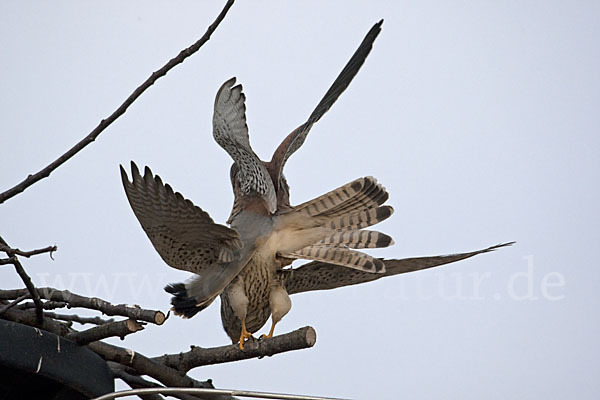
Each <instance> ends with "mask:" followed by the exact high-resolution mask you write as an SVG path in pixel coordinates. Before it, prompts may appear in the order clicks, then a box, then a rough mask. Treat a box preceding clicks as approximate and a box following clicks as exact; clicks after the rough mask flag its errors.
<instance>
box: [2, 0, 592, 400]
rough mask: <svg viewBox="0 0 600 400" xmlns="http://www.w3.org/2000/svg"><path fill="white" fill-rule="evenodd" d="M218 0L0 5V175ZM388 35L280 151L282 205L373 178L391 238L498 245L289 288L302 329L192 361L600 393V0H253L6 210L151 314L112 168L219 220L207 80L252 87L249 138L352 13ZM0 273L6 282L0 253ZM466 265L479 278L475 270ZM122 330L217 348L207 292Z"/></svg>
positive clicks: (53, 271)
mask: <svg viewBox="0 0 600 400" xmlns="http://www.w3.org/2000/svg"><path fill="white" fill-rule="evenodd" d="M222 3H223V2H217V1H213V2H210V4H209V2H185V1H182V2H177V3H176V4H175V3H172V2H168V3H167V2H141V1H137V2H136V1H134V2H118V1H109V2H101V3H98V2H96V3H92V2H76V1H71V2H66V1H62V2H2V3H0V65H1V70H2V75H3V79H1V80H0V93H1V95H0V110H1V111H0V148H1V149H2V151H1V156H0V157H1V158H0V191H1V190H4V189H6V188H8V187H10V186H12V185H14V184H16V183H17V182H19V181H20V180H22V179H23V178H24V177H25V176H26V175H27V174H28V173H31V172H34V171H37V170H38V169H40V168H41V167H43V166H45V165H46V164H48V163H49V162H50V161H52V160H54V159H55V158H56V157H57V156H58V155H60V154H62V153H63V152H64V151H65V150H66V149H68V148H69V147H70V146H72V145H73V144H74V143H75V142H77V141H78V140H80V139H81V138H82V137H83V136H84V135H86V134H87V133H88V132H89V131H90V130H91V129H92V128H94V127H95V126H96V124H97V123H98V122H99V121H100V120H101V119H102V118H104V117H106V116H108V115H109V114H110V113H111V112H112V111H113V110H114V109H115V108H116V107H117V106H118V105H119V104H120V103H121V102H122V101H123V100H124V99H125V98H126V97H127V96H128V95H129V94H130V93H131V92H132V91H133V89H135V88H136V87H137V86H138V85H139V84H140V83H141V82H142V81H143V80H144V79H146V77H147V76H148V75H149V74H150V73H151V72H152V71H154V70H156V69H158V68H159V67H160V66H162V65H163V64H164V63H165V62H166V61H167V60H168V59H170V58H171V57H173V56H174V55H176V54H177V53H178V52H179V50H181V49H182V48H184V47H187V46H188V45H190V44H191V43H192V42H194V41H195V40H197V38H199V37H200V36H201V35H202V34H203V33H204V31H205V29H206V27H207V26H208V24H210V23H211V22H212V21H213V19H214V18H215V16H216V15H217V14H218V12H219V11H220V9H221V7H222V5H223V4H222ZM381 18H384V19H385V22H384V24H383V31H382V33H381V35H380V36H379V38H378V39H377V41H376V43H375V46H374V49H373V51H372V53H371V55H370V56H369V58H368V60H367V62H366V63H365V65H364V67H363V68H362V70H361V71H360V72H359V74H358V76H357V77H356V79H355V80H354V82H353V83H352V84H351V86H350V88H349V89H348V90H347V91H346V92H345V93H344V94H343V95H342V97H341V98H340V100H339V101H338V103H336V104H335V106H334V107H333V108H332V109H331V110H330V112H329V113H328V114H327V115H326V116H325V117H324V118H323V119H322V120H321V121H320V122H319V123H318V124H317V125H316V126H315V127H314V128H313V130H312V131H311V133H310V135H309V137H308V139H307V141H306V143H305V145H304V146H303V147H302V148H301V149H300V150H299V151H298V152H297V153H296V154H294V156H293V158H291V159H290V162H289V163H288V165H287V166H286V175H287V178H288V180H289V182H290V185H291V189H292V202H293V203H300V202H302V201H304V200H307V199H309V198H312V197H315V196H317V195H320V194H322V193H325V192H326V191H329V190H331V189H333V188H335V187H338V186H340V185H342V184H344V183H346V182H349V181H351V180H352V179H354V178H357V177H359V176H364V175H373V176H375V177H376V178H378V179H379V180H380V181H381V182H382V183H383V184H384V185H385V186H386V187H387V189H388V191H389V192H390V194H391V198H390V204H391V205H393V206H394V208H395V210H396V213H395V214H394V216H393V217H392V218H391V219H389V220H388V221H386V222H385V223H383V224H381V226H380V229H381V230H382V231H384V232H386V233H388V234H390V235H392V236H393V237H394V239H395V241H396V245H395V246H393V247H391V248H389V249H385V250H379V251H377V252H373V254H376V255H378V256H382V257H388V258H403V257H412V256H419V255H436V254H446V253H452V252H462V251H469V250H475V249H479V248H483V247H487V246H489V245H493V244H496V243H499V242H504V241H511V240H516V241H517V242H518V243H517V245H515V246H514V247H512V248H508V249H503V250H501V251H498V252H495V253H492V254H486V255H482V256H478V257H476V258H473V259H470V260H467V261H464V262H460V263H457V264H453V265H449V266H444V267H442V268H439V269H434V270H428V271H422V272H418V273H413V274H407V275H404V276H397V277H394V278H388V279H383V280H380V281H378V282H374V283H370V284H366V285H361V286H356V287H349V288H344V289H339V290H336V291H327V292H322V293H309V294H303V295H298V296H293V297H292V304H293V305H292V310H291V312H290V313H289V314H288V315H287V316H286V317H285V318H284V319H283V321H282V322H281V324H280V325H278V329H277V331H278V332H279V333H282V332H286V331H291V330H294V329H296V328H299V327H302V326H305V325H311V326H313V327H314V328H315V329H316V331H317V344H316V346H315V347H314V348H312V349H309V350H303V351H298V352H290V353H287V354H283V355H278V356H275V357H272V358H267V359H262V360H250V361H243V362H238V363H234V364H226V365H222V366H214V367H205V368H201V369H197V370H195V371H194V372H193V373H192V376H194V377H196V378H199V379H206V378H213V380H214V383H215V385H216V386H217V387H220V388H240V389H249V390H262V391H275V392H287V393H297V394H313V395H326V396H338V397H349V398H360V399H367V398H381V399H396V398H410V399H433V398H444V399H478V400H479V399H482V398H486V399H505V398H514V399H540V398H543V399H561V398H567V397H569V398H570V397H576V398H578V399H595V398H598V396H599V395H600V381H599V380H598V376H600V367H599V361H598V359H599V356H600V354H599V353H600V352H599V345H598V337H599V336H600V324H599V322H598V306H599V305H600V304H599V303H600V302H599V296H598V294H597V288H598V287H599V285H600V269H599V268H598V265H597V263H596V261H595V257H594V256H593V254H594V252H595V251H596V249H597V242H598V239H599V238H600V235H599V230H600V217H599V213H598V204H599V203H600V198H599V197H600V196H599V191H598V182H599V180H600V179H599V178H600V176H599V175H600V161H599V154H600V136H599V129H598V128H599V127H600V121H599V120H600V113H599V112H598V108H599V107H598V106H599V105H600V79H599V74H598V71H599V70H600V58H599V53H600V47H599V46H598V38H599V37H600V24H599V23H598V22H599V20H600V3H598V2H594V1H587V2H586V1H581V2H560V1H527V2H508V1H477V2H475V1H473V2H464V1H463V2H447V1H420V2H405V1H397V2H377V1H371V2H355V1H351V2H349V1H335V2H333V1H332V2H320V1H303V2H294V3H292V2H267V1H261V2H243V1H239V2H238V3H237V4H235V5H234V6H233V8H232V9H231V11H230V13H229V15H228V16H227V18H226V19H225V21H224V22H223V24H222V25H221V26H220V27H219V29H218V30H217V32H216V33H215V34H214V36H213V39H211V41H209V42H208V43H207V44H206V45H205V47H204V48H202V49H201V50H200V52H199V53H197V54H196V55H194V56H193V57H192V58H190V59H188V60H187V61H186V62H185V63H184V64H183V65H180V66H179V67H177V68H176V69H175V70H173V71H171V72H170V73H169V74H168V75H167V76H166V77H164V78H162V79H161V80H160V81H159V82H158V83H157V84H156V85H155V86H153V87H152V88H151V89H150V90H149V91H148V92H146V93H145V94H144V95H143V96H142V97H141V98H140V99H139V100H138V101H137V102H136V103H135V104H134V105H133V106H132V107H131V108H130V109H129V110H128V111H127V113H126V114H125V115H124V116H123V117H121V118H120V119H119V120H118V121H117V122H116V123H115V124H114V125H112V126H111V127H110V128H109V129H107V130H106V131H105V132H104V133H103V134H102V135H101V136H100V138H99V140H98V141H97V142H96V143H93V144H92V145H90V146H89V147H87V148H86V149H85V150H84V151H82V152H81V153H80V154H78V155H77V156H76V157H75V158H74V159H72V160H71V161H69V162H68V163H67V164H65V165H64V166H62V167H61V168H60V169H58V170H57V171H56V172H54V173H53V174H52V176H51V177H50V178H49V179H46V180H44V181H42V182H40V183H38V184H36V185H35V186H33V187H32V188H30V189H29V190H27V191H26V192H25V193H23V194H21V195H19V196H17V197H15V198H13V199H11V200H9V201H7V202H6V203H5V204H3V205H1V206H0V232H1V234H2V235H3V237H5V239H6V240H9V241H10V243H11V244H12V245H13V246H18V247H20V248H37V247H43V246H46V245H50V244H57V245H58V247H59V251H58V252H57V253H56V254H55V258H56V260H55V261H53V262H52V261H50V260H49V259H48V258H47V257H37V258H34V259H31V260H26V261H25V262H24V264H25V267H26V268H27V270H28V271H29V272H30V274H31V275H32V278H33V280H34V282H35V283H36V284H38V285H56V286H59V287H62V288H66V289H69V290H72V291H75V292H78V293H81V294H85V295H93V296H99V297H103V298H107V299H110V300H112V301H114V302H119V303H120V302H124V303H137V304H140V305H142V306H144V307H146V308H156V309H162V310H165V311H166V310H167V309H168V306H169V304H168V303H169V296H168V295H167V293H165V292H163V290H162V288H163V286H164V285H165V284H166V283H169V282H177V281H181V280H183V279H185V278H186V277H187V276H188V274H186V273H183V272H181V271H176V270H172V269H170V268H169V267H167V266H166V265H165V264H164V263H163V262H162V260H161V259H160V258H159V256H158V255H157V254H156V252H155V251H154V249H153V248H152V246H151V244H150V242H149V241H148V239H147V238H146V236H145V234H144V233H143V231H142V230H141V228H140V226H139V224H138V222H137V220H136V219H135V217H134V215H133V213H132V211H131V209H130V207H129V204H128V203H127V200H126V197H125V194H124V192H123V189H122V187H121V182H120V177H119V173H118V165H119V164H120V163H122V164H128V163H129V161H130V160H135V161H136V162H137V163H138V165H149V166H150V167H151V168H152V169H153V171H154V172H155V173H157V174H159V175H160V176H161V177H162V178H163V179H164V180H165V181H166V182H169V183H170V184H171V185H172V186H173V188H174V189H175V190H177V191H180V192H181V193H183V194H184V195H185V196H186V197H187V198H190V199H191V200H193V201H194V202H195V203H196V204H197V205H199V206H200V207H202V208H203V209H205V210H206V211H208V212H209V213H210V215H211V216H212V217H213V218H214V219H215V220H216V221H219V222H224V221H225V220H226V219H227V216H228V215H229V211H230V208H231V202H232V194H231V188H230V185H229V178H228V173H229V166H230V158H229V156H228V155H227V154H226V153H225V152H224V151H223V150H222V149H221V148H220V147H219V146H218V145H217V144H216V143H215V142H214V141H213V139H212V133H211V121H212V105H213V101H214V96H215V93H216V90H217V88H218V87H219V86H220V85H221V84H222V83H223V82H224V81H225V80H226V79H228V78H230V77H232V76H236V77H237V78H238V81H239V82H241V83H242V84H243V85H244V91H245V93H246V96H247V102H246V105H247V116H248V125H249V129H250V139H251V142H252V145H253V146H254V149H255V150H256V151H257V153H258V154H259V155H260V156H262V157H263V158H270V155H271V153H272V151H273V150H274V148H275V147H276V146H277V145H278V144H279V142H280V141H281V139H282V138H283V137H284V136H285V135H287V134H288V133H289V132H290V131H291V130H292V129H293V128H295V127H296V126H297V125H299V124H300V123H301V122H303V121H304V120H305V119H306V117H307V116H308V114H309V113H310V112H311V111H312V109H313V107H314V106H315V105H316V104H317V102H318V101H319V100H320V98H321V96H322V95H323V94H324V93H325V91H326V90H327V88H328V87H329V85H330V84H331V83H332V81H333V79H334V78H335V77H336V76H337V74H338V73H339V71H340V70H341V68H342V67H343V65H344V64H345V63H346V61H347V60H348V59H349V57H350V55H351V54H352V53H353V52H354V50H355V49H356V47H357V46H358V44H359V43H360V41H361V40H362V38H363V36H364V35H365V33H366V32H367V31H368V29H369V28H370V27H371V26H372V25H373V23H375V22H376V21H378V20H379V19H381ZM0 282H2V287H10V288H13V287H17V286H20V285H21V283H20V282H19V280H18V278H17V277H16V275H15V274H14V273H13V271H12V270H10V268H7V267H4V268H2V269H0ZM476 282H479V284H476ZM116 343H118V344H119V345H121V346H127V347H131V348H133V349H135V350H137V351H140V352H142V353H144V354H146V355H159V354H163V353H167V352H177V351H181V350H186V349H188V348H189V345H191V344H194V345H198V346H205V347H208V346H215V345H222V344H226V343H228V338H227V336H226V335H225V333H224V332H223V330H222V328H221V322H220V317H219V306H218V304H215V305H213V306H212V307H210V308H209V309H207V310H205V311H203V312H202V313H200V314H199V315H197V316H196V317H194V318H193V319H191V320H182V319H179V318H175V317H172V318H170V319H169V320H168V321H167V323H166V324H165V325H163V326H160V327H156V326H148V327H147V329H146V331H145V332H143V333H137V334H135V335H131V336H129V337H128V338H127V339H126V340H125V341H124V342H120V341H116Z"/></svg>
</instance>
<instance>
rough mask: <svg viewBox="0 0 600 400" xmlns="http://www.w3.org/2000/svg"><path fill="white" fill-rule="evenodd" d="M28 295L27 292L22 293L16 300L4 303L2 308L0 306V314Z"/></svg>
mask: <svg viewBox="0 0 600 400" xmlns="http://www.w3.org/2000/svg"><path fill="white" fill-rule="evenodd" d="M29 297H30V296H29V295H28V294H24V295H23V296H21V297H19V298H17V299H16V300H13V301H11V302H10V303H8V304H6V305H4V306H3V307H2V308H0V315H2V314H4V312H5V311H7V310H8V309H10V308H12V307H14V306H16V305H17V304H19V303H20V302H22V301H23V300H25V299H27V298H29Z"/></svg>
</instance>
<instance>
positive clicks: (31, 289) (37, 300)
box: [0, 236, 44, 325]
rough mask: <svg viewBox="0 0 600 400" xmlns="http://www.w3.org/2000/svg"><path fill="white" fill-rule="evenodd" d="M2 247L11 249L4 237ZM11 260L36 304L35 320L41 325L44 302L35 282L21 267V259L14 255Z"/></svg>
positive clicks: (0, 240) (1, 239)
mask: <svg viewBox="0 0 600 400" xmlns="http://www.w3.org/2000/svg"><path fill="white" fill-rule="evenodd" d="M0 245H1V246H4V247H8V248H10V246H9V245H8V243H6V240H4V239H3V238H2V236H0ZM11 258H12V259H13V261H12V265H14V266H15V269H16V270H17V274H19V276H20V277H21V280H22V281H23V283H24V284H25V287H26V288H27V291H28V292H29V294H30V295H31V299H32V300H33V302H34V303H35V318H36V320H37V323H38V324H40V325H41V324H42V323H43V322H44V311H43V310H44V309H43V307H42V301H41V300H40V294H39V293H38V291H37V289H36V288H35V286H34V285H33V282H32V281H31V278H30V277H29V275H27V272H25V268H23V266H22V265H21V262H20V261H19V258H18V257H17V256H16V255H13V256H12V257H11ZM24 294H25V293H21V294H19V296H17V297H21V296H23V295H24Z"/></svg>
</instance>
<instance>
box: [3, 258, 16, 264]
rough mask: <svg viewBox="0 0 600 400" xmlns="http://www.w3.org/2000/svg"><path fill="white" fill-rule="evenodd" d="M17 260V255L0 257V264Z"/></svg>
mask: <svg viewBox="0 0 600 400" xmlns="http://www.w3.org/2000/svg"><path fill="white" fill-rule="evenodd" d="M15 260H16V257H15V256H12V257H8V258H0V265H8V264H14V263H15Z"/></svg>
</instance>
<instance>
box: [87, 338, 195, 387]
mask: <svg viewBox="0 0 600 400" xmlns="http://www.w3.org/2000/svg"><path fill="white" fill-rule="evenodd" d="M88 347H89V348H90V349H92V350H93V351H94V352H96V353H98V354H99V355H100V356H102V357H103V358H104V359H105V360H107V361H114V362H116V363H119V364H123V365H125V366H128V367H131V368H133V369H134V370H135V371H136V372H137V373H139V374H140V375H148V376H151V377H152V378H154V379H156V380H157V381H159V382H161V383H162V384H163V385H165V386H174V387H207V384H206V383H204V382H199V381H196V380H195V379H192V378H190V377H189V376H187V375H185V374H184V373H181V372H180V371H177V370H175V369H173V368H171V367H167V366H166V365H163V364H161V363H158V362H156V361H154V360H151V359H149V358H148V357H146V356H143V355H141V354H140V353H136V352H134V351H133V350H129V349H124V348H122V347H118V346H113V345H111V344H108V343H104V342H92V343H90V344H88Z"/></svg>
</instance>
